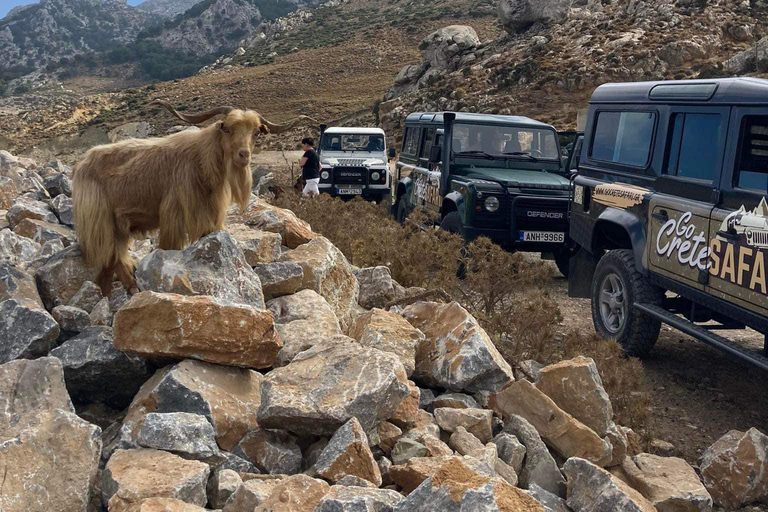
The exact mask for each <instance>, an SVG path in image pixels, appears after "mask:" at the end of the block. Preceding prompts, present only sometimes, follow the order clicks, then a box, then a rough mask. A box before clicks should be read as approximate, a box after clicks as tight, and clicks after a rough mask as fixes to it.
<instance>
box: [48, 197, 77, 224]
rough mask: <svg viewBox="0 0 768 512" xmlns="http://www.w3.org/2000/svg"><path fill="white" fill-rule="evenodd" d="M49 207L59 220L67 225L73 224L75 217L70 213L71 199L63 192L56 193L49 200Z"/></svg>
mask: <svg viewBox="0 0 768 512" xmlns="http://www.w3.org/2000/svg"><path fill="white" fill-rule="evenodd" d="M51 208H52V209H53V212H54V213H55V214H56V217H57V218H58V219H59V222H61V223H62V224H64V225H65V226H69V227H73V226H74V225H75V219H74V215H73V213H72V199H70V198H69V197H67V196H65V195H64V194H61V195H58V196H56V197H54V198H53V200H52V201H51Z"/></svg>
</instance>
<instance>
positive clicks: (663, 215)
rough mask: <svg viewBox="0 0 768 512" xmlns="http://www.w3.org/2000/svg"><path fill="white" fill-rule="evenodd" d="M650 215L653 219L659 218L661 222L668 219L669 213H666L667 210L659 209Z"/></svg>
mask: <svg viewBox="0 0 768 512" xmlns="http://www.w3.org/2000/svg"><path fill="white" fill-rule="evenodd" d="M652 217H653V218H654V219H657V220H660V221H661V222H662V223H664V222H667V221H668V220H669V215H667V210H661V211H660V212H659V213H654V214H653V215H652Z"/></svg>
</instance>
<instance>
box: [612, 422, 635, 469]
mask: <svg viewBox="0 0 768 512" xmlns="http://www.w3.org/2000/svg"><path fill="white" fill-rule="evenodd" d="M605 438H606V439H607V440H608V442H609V443H611V460H610V461H609V462H608V464H607V466H606V467H609V468H610V467H613V466H618V465H619V464H621V463H622V462H624V458H625V457H626V456H627V455H628V454H629V439H627V435H626V434H625V433H624V431H623V430H622V428H621V427H620V426H618V425H616V424H615V423H613V422H611V425H610V427H608V433H607V434H606V436H605ZM630 455H637V453H634V454H630Z"/></svg>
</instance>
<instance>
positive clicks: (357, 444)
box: [315, 417, 381, 487]
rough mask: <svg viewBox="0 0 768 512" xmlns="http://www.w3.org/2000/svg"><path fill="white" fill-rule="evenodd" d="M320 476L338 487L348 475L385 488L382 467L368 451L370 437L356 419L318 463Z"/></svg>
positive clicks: (343, 428) (337, 432)
mask: <svg viewBox="0 0 768 512" xmlns="http://www.w3.org/2000/svg"><path fill="white" fill-rule="evenodd" d="M315 470H316V472H317V474H318V475H319V476H321V477H323V478H325V479H326V480H328V481H330V482H333V483H336V482H338V481H339V480H341V479H342V478H344V477H345V476H347V475H354V476H357V477H360V478H364V479H365V480H368V481H369V482H371V483H373V484H374V485H375V486H376V487H378V486H380V485H381V473H380V472H379V466H378V465H377V464H376V461H375V460H374V458H373V454H372V453H371V450H370V448H369V447H368V437H367V436H366V435H365V432H364V431H363V427H362V425H361V424H360V422H359V421H358V420H357V418H355V417H353V418H352V419H350V420H349V421H348V422H347V423H345V424H344V425H343V426H342V427H341V428H339V430H337V431H336V433H335V434H334V435H333V437H332V438H331V440H330V441H328V446H326V447H325V449H324V450H323V451H322V453H321V454H320V457H319V458H318V459H317V462H316V463H315Z"/></svg>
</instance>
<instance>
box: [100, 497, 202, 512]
mask: <svg viewBox="0 0 768 512" xmlns="http://www.w3.org/2000/svg"><path fill="white" fill-rule="evenodd" d="M109 512H209V511H208V509H207V508H203V507H198V506H197V505H191V504H189V503H184V502H183V501H181V500H176V499H173V498H146V499H143V500H141V501H139V502H136V503H126V502H122V501H120V502H118V501H115V503H114V506H113V507H112V508H110V509H109Z"/></svg>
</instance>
